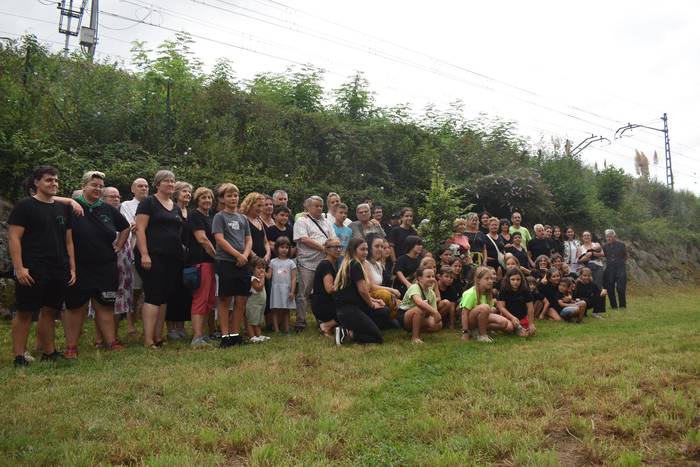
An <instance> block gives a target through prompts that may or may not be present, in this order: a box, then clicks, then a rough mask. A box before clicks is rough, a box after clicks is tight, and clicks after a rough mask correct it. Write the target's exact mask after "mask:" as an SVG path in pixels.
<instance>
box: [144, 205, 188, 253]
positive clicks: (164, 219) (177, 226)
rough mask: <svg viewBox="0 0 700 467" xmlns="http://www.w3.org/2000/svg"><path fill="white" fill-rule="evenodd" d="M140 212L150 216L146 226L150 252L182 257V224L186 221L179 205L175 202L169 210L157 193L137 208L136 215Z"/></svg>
mask: <svg viewBox="0 0 700 467" xmlns="http://www.w3.org/2000/svg"><path fill="white" fill-rule="evenodd" d="M139 214H145V215H147V216H149V218H148V227H146V244H147V246H148V254H149V255H153V254H158V255H165V256H176V257H178V258H182V256H183V252H182V226H183V224H184V222H185V221H184V219H183V217H182V211H181V210H180V208H179V207H178V205H177V204H175V203H173V208H172V209H171V210H170V211H168V210H167V209H165V206H163V205H162V204H161V202H160V201H158V199H157V198H156V197H155V195H150V196H147V197H146V198H144V199H143V201H141V202H140V203H139V207H138V208H136V215H137V216H138V215H139ZM137 250H138V248H137Z"/></svg>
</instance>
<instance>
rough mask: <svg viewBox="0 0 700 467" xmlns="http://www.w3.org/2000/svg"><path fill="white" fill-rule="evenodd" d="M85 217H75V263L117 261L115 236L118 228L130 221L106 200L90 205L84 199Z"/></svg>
mask: <svg viewBox="0 0 700 467" xmlns="http://www.w3.org/2000/svg"><path fill="white" fill-rule="evenodd" d="M81 205H82V206H83V209H84V211H85V215H83V216H82V217H80V216H76V217H74V218H73V222H72V228H73V247H74V249H75V263H76V264H77V265H79V266H88V267H89V266H90V265H99V264H103V263H116V261H117V254H116V253H115V252H114V247H113V244H114V240H115V239H116V237H117V232H121V231H122V230H124V229H128V228H129V222H128V221H127V220H126V218H125V217H124V216H122V215H121V213H120V212H119V211H117V209H116V208H114V207H112V206H110V205H109V204H106V203H102V204H100V205H99V206H97V207H94V208H92V209H90V208H89V207H87V206H85V205H84V204H82V203H81Z"/></svg>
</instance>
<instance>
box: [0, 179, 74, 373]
mask: <svg viewBox="0 0 700 467" xmlns="http://www.w3.org/2000/svg"><path fill="white" fill-rule="evenodd" d="M32 180H33V184H34V188H35V191H36V194H35V195H34V196H32V197H30V198H26V199H23V200H21V201H20V202H18V203H17V204H16V205H15V207H14V209H13V210H12V212H11V213H10V217H9V219H8V221H7V223H8V225H9V246H10V248H9V249H10V257H11V258H12V266H13V267H14V271H15V278H16V280H17V286H16V288H15V300H16V307H17V313H16V314H15V317H14V319H13V320H12V350H13V351H14V355H15V361H14V364H15V366H27V365H28V361H27V359H26V358H25V357H24V352H25V350H26V347H27V338H28V336H29V329H30V327H31V323H32V313H36V312H39V321H38V336H39V339H40V341H41V346H42V350H43V352H44V354H43V356H42V360H49V361H55V360H57V359H59V358H62V355H61V354H60V353H59V352H57V351H56V348H55V344H54V334H55V324H54V318H55V316H56V313H57V312H58V310H59V309H60V308H61V306H62V304H63V298H64V294H65V290H66V287H67V286H68V285H72V284H73V283H75V257H74V254H73V237H72V232H71V221H72V218H71V216H72V213H71V209H70V208H69V207H68V206H65V205H63V204H59V203H57V202H55V200H54V196H55V195H56V194H57V193H58V171H57V170H56V169H55V168H53V167H51V166H39V167H37V168H36V169H34V173H33V178H32Z"/></svg>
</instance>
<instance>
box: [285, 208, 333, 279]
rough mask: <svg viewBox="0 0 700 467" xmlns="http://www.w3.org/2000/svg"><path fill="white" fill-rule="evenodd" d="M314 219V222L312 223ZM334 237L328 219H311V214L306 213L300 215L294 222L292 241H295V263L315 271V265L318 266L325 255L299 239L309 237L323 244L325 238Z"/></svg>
mask: <svg viewBox="0 0 700 467" xmlns="http://www.w3.org/2000/svg"><path fill="white" fill-rule="evenodd" d="M314 220H315V221H316V223H314ZM316 224H318V225H316ZM335 237H336V235H335V231H334V230H333V225H332V224H331V223H330V222H329V221H328V219H324V218H323V217H321V218H320V219H312V218H311V216H308V215H307V216H301V217H300V218H299V219H298V220H297V221H296V222H295V223H294V241H295V242H296V243H297V263H298V264H299V266H301V267H303V268H305V269H310V270H312V271H315V270H316V267H318V263H320V262H321V261H323V259H324V258H325V257H326V254H325V253H324V252H323V251H318V250H316V249H314V248H311V247H309V246H306V245H304V244H303V243H301V242H300V241H299V240H300V239H302V238H309V239H311V240H314V241H316V242H318V243H320V244H321V245H323V244H324V243H326V240H328V239H329V238H335Z"/></svg>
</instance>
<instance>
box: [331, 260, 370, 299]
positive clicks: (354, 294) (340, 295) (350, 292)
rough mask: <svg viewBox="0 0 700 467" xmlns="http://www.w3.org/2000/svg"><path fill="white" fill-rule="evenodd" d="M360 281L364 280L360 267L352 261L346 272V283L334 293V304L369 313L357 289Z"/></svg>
mask: <svg viewBox="0 0 700 467" xmlns="http://www.w3.org/2000/svg"><path fill="white" fill-rule="evenodd" d="M362 280H365V274H364V271H363V269H362V265H361V264H360V263H359V262H357V261H355V260H352V261H351V263H350V269H349V270H348V283H347V284H345V287H344V288H342V289H340V290H337V291H336V293H335V303H336V304H337V305H338V306H343V305H355V306H357V307H359V308H360V309H361V310H363V311H370V308H369V306H368V305H367V303H365V301H364V300H363V299H362V296H361V295H360V292H359V291H358V289H357V283H358V282H359V281H362Z"/></svg>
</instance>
